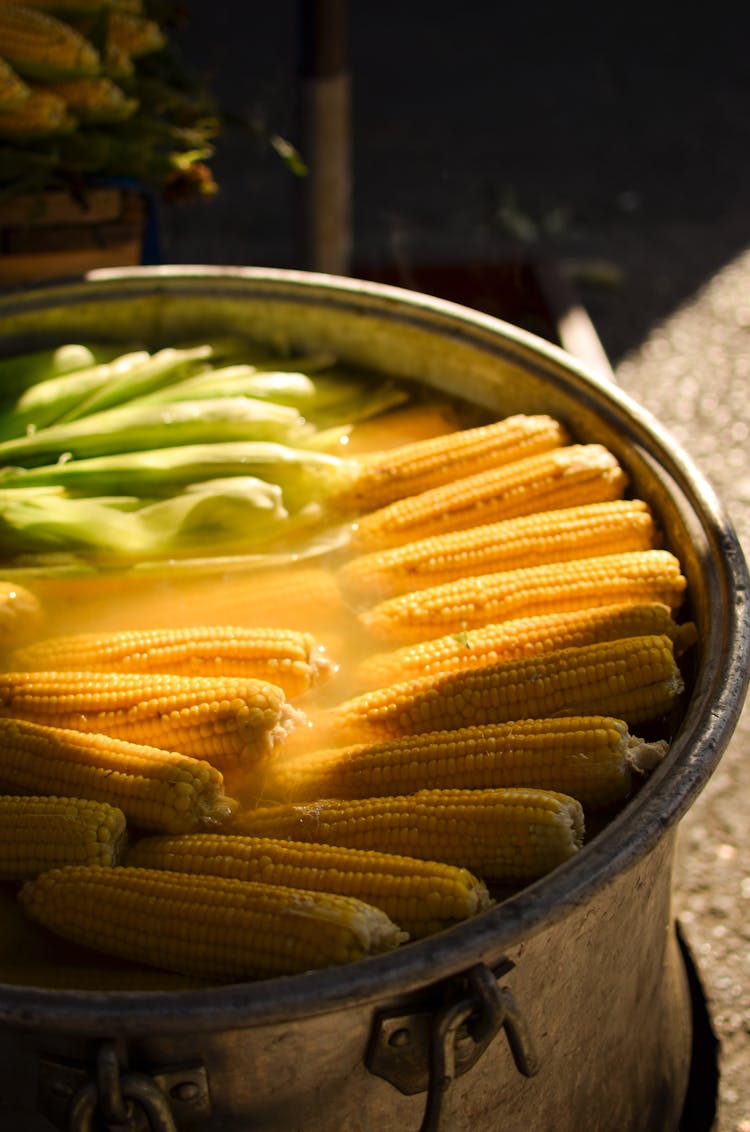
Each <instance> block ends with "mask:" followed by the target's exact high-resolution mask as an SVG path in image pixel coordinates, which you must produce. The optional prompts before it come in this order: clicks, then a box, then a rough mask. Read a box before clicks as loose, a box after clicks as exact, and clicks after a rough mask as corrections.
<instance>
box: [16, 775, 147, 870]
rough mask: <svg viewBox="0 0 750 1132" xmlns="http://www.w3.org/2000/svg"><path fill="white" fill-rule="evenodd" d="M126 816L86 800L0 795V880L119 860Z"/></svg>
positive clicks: (123, 843)
mask: <svg viewBox="0 0 750 1132" xmlns="http://www.w3.org/2000/svg"><path fill="white" fill-rule="evenodd" d="M125 834H126V826H125V815H124V813H123V812H122V810H120V809H117V807H115V806H110V805H109V804H108V803H106V802H95V801H91V800H90V799H81V798H61V797H36V796H33V795H31V796H30V795H23V796H20V797H17V796H15V795H10V794H5V795H2V796H0V880H9V881H19V880H25V879H26V878H27V877H33V876H36V875H37V873H41V872H43V871H44V870H45V869H54V868H59V867H60V866H62V865H109V866H112V865H117V864H119V862H120V857H121V855H122V852H123V850H124V848H125Z"/></svg>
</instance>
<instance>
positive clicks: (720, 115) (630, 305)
mask: <svg viewBox="0 0 750 1132" xmlns="http://www.w3.org/2000/svg"><path fill="white" fill-rule="evenodd" d="M316 7H317V8H319V9H325V8H326V5H325V4H318V5H315V4H314V3H308V4H307V5H306V4H304V3H300V2H293V0H277V2H276V3H274V4H273V5H266V4H260V3H257V2H252V0H249V2H248V0H243V2H240V0H223V2H222V3H221V4H220V5H217V4H215V3H212V2H211V0H191V3H190V4H189V6H188V12H189V18H188V22H187V23H186V24H185V25H184V26H183V28H182V29H181V32H180V43H181V47H182V49H183V51H184V53H185V57H186V60H188V61H189V63H190V65H191V66H192V67H194V68H196V69H198V70H199V71H201V72H202V73H203V74H204V75H205V76H206V77H207V80H208V82H209V84H210V86H211V89H212V90H213V91H214V92H215V93H216V95H217V96H218V98H219V101H220V102H221V103H222V105H223V106H224V107H225V108H227V109H229V110H232V111H234V112H236V113H237V114H240V115H243V116H245V117H246V118H247V119H248V120H249V121H251V122H252V123H254V125H255V127H256V129H255V132H253V131H248V130H245V129H235V130H232V129H229V130H226V131H225V132H224V134H223V135H222V136H220V137H219V139H218V141H217V149H216V156H215V159H214V161H213V163H212V165H213V168H214V172H215V177H216V180H217V181H218V183H219V186H220V195H219V196H218V197H217V198H216V199H215V200H212V201H211V202H210V203H208V204H206V203H205V202H202V203H199V204H195V205H191V206H186V207H184V208H170V209H169V210H167V211H166V212H165V216H164V227H163V235H164V248H163V251H164V255H165V258H166V259H167V260H171V261H173V262H183V263H185V262H191V261H192V262H211V263H213V262H218V263H222V262H224V263H226V262H232V263H254V264H259V265H273V266H278V267H303V266H306V263H305V231H304V229H305V223H304V217H305V212H304V209H305V203H304V197H305V191H306V187H307V186H306V183H305V178H298V177H295V176H294V175H290V173H289V171H288V169H287V166H286V165H285V164H284V163H283V162H282V161H281V160H280V158H279V156H278V155H277V153H276V151H275V150H274V148H273V147H272V146H271V145H270V144H269V142H268V138H269V137H271V136H273V135H280V136H281V137H283V138H284V139H287V140H288V141H289V142H290V143H292V144H293V145H295V146H296V147H297V148H298V149H300V151H301V156H302V158H303V159H304V158H305V157H306V156H309V155H306V154H305V151H304V141H305V133H304V116H305V83H304V80H303V79H302V78H301V74H300V72H301V70H302V69H303V68H304V65H305V61H306V60H307V62H308V63H309V54H310V51H311V46H310V43H309V40H306V39H305V36H304V34H303V33H304V32H305V31H306V30H307V32H308V35H309V26H307V27H306V23H308V22H309V18H310V17H309V10H310V9H311V8H312V9H314V8H316ZM328 8H329V12H330V13H332V14H329V17H328V18H329V19H330V20H332V21H335V19H336V18H337V17H336V9H337V8H338V9H340V10H341V11H343V13H344V16H343V18H344V21H345V25H346V29H345V37H346V56H347V64H348V70H349V74H350V82H351V86H350V94H351V98H350V113H351V130H350V147H351V154H350V167H351V234H352V259H353V263H354V265H355V266H356V265H359V264H369V263H372V262H375V261H378V262H383V261H391V262H399V263H402V264H404V263H406V264H409V263H422V262H425V261H435V260H442V261H444V262H472V261H474V262H477V261H481V262H487V261H492V260H502V259H507V258H514V257H515V256H517V255H518V254H519V253H521V254H523V253H529V252H530V253H534V254H540V253H545V254H547V253H549V254H554V255H555V256H556V257H557V258H558V260H559V261H560V262H561V266H562V268H563V269H564V270H565V271H567V272H569V273H571V274H572V275H573V276H574V278H575V281H576V283H577V286H578V287H579V289H580V290H581V292H582V293H583V297H584V299H585V302H586V305H587V308H588V310H589V312H590V313H591V315H592V317H593V319H594V322H595V325H596V328H597V330H598V332H599V335H600V337H601V338H602V341H603V343H604V346H605V348H606V350H607V353H608V355H609V357H610V359H611V361H612V362H613V363H615V364H616V363H617V362H618V361H619V360H620V359H621V358H622V357H624V355H625V354H626V353H627V351H628V350H629V349H631V348H633V347H635V346H637V345H638V343H639V342H641V341H642V340H643V337H644V336H645V334H646V333H647V331H648V329H649V327H651V326H653V325H654V324H655V323H656V322H657V321H658V320H660V319H662V318H664V317H666V316H667V315H668V314H669V313H670V312H671V311H673V310H674V309H675V308H676V307H677V306H678V305H679V304H680V303H681V302H684V301H685V300H687V299H688V298H689V297H690V296H691V295H692V294H694V293H695V292H696V290H697V289H698V288H699V287H700V285H701V284H702V283H703V282H704V281H705V280H706V279H708V278H710V277H711V276H712V275H713V274H714V273H715V272H717V271H718V270H720V269H721V268H722V266H724V265H725V264H726V263H728V262H729V261H730V260H731V259H732V258H733V257H734V256H735V255H737V254H738V253H739V252H741V251H742V249H743V248H744V247H745V246H746V244H747V243H748V241H750V214H749V213H748V204H747V202H748V199H750V112H749V111H750V71H749V69H748V62H747V42H748V37H747V31H748V26H749V24H750V21H748V17H747V14H746V12H744V11H743V12H740V13H739V14H738V13H737V12H735V11H733V12H732V13H731V18H730V13H729V11H728V10H727V11H726V12H723V11H722V6H721V5H719V6H718V7H716V6H714V7H712V8H711V12H710V18H709V13H707V11H706V9H705V7H695V8H693V9H688V8H687V7H685V6H680V8H679V10H677V9H676V8H675V7H673V6H672V5H663V6H662V5H658V4H655V5H650V6H648V7H646V6H643V7H641V6H639V5H636V6H625V5H623V6H617V5H615V6H612V5H608V6H607V8H606V10H604V9H600V10H597V9H596V8H592V7H591V5H588V4H584V3H582V2H581V0H573V3H569V4H566V5H559V4H554V3H550V2H547V3H541V4H512V5H511V4H495V3H467V4H463V5H456V4H452V3H446V2H440V0H436V2H431V3H427V2H426V0H414V2H412V3H409V4H402V3H397V2H396V0H381V2H379V3H377V4H367V3H364V4H363V3H360V4H349V5H345V4H338V5H337V4H335V3H334V4H329V5H328ZM306 13H307V18H306Z"/></svg>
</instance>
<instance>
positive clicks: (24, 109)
mask: <svg viewBox="0 0 750 1132" xmlns="http://www.w3.org/2000/svg"><path fill="white" fill-rule="evenodd" d="M0 12H2V6H0ZM75 125H76V119H75V118H74V117H73V116H72V115H71V114H69V113H68V105H67V103H66V102H65V100H64V99H63V98H61V97H60V96H59V95H58V94H55V93H53V91H51V90H42V89H41V87H34V88H33V89H32V90H31V92H30V94H29V97H28V98H27V99H26V100H25V101H24V102H22V103H21V105H20V106H18V107H16V109H15V110H6V111H4V112H3V113H2V114H0V137H8V138H25V137H37V136H39V137H43V136H45V135H47V134H67V133H70V131H71V130H73V129H74V128H75Z"/></svg>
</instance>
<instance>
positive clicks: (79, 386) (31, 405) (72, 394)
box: [0, 350, 150, 440]
mask: <svg viewBox="0 0 750 1132" xmlns="http://www.w3.org/2000/svg"><path fill="white" fill-rule="evenodd" d="M149 359H150V355H149V354H148V353H147V351H145V350H139V351H135V352H133V353H132V354H122V355H119V356H118V357H117V358H116V359H115V360H114V361H112V362H105V363H103V364H100V365H92V366H88V367H86V368H85V369H76V370H74V371H73V372H72V373H63V374H62V375H61V376H59V377H51V378H49V379H48V380H47V381H38V382H35V383H34V384H33V385H31V386H30V387H29V388H28V389H26V390H25V391H24V392H23V393H22V394H21V396H20V397H19V398H18V399H17V401H16V402H15V404H14V405H12V406H11V407H9V408H8V409H7V411H6V412H4V413H3V415H2V417H0V440H10V439H13V438H15V437H21V436H24V435H25V434H26V433H27V432H28V431H29V430H33V431H36V430H38V429H42V428H48V427H49V426H50V425H53V424H55V423H57V422H58V421H59V420H60V418H61V417H62V415H63V414H64V413H65V412H67V411H68V410H69V409H71V408H73V407H74V406H75V405H77V404H79V402H80V401H81V400H82V399H83V398H84V397H86V396H88V395H89V394H90V393H91V392H93V391H95V390H97V389H101V388H102V387H103V386H106V385H107V383H108V382H111V381H116V380H118V378H119V377H120V376H121V375H122V374H124V373H134V372H136V371H137V369H138V367H139V366H143V365H144V364H145V363H147V362H148V361H149Z"/></svg>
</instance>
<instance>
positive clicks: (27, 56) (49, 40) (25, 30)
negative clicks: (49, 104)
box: [0, 3, 101, 82]
mask: <svg viewBox="0 0 750 1132" xmlns="http://www.w3.org/2000/svg"><path fill="white" fill-rule="evenodd" d="M0 45H1V47H0V50H2V56H3V58H4V59H5V60H6V62H8V63H10V65H11V67H13V69H14V70H15V71H17V72H18V74H19V75H20V76H21V77H22V78H24V79H25V78H29V79H36V80H38V81H40V82H57V81H58V80H65V79H77V78H82V77H83V76H85V75H96V74H98V73H99V69H100V65H101V61H100V58H99V52H98V51H97V50H96V48H95V47H94V46H93V44H91V43H89V42H88V40H87V39H85V38H84V37H83V36H82V35H81V34H80V33H79V32H77V31H76V30H75V28H73V27H71V26H70V24H68V23H65V22H63V21H62V20H58V19H56V18H55V17H54V16H50V15H49V14H48V13H47V12H37V11H35V10H34V9H33V8H27V7H26V6H25V5H24V6H22V5H20V4H5V3H3V4H0Z"/></svg>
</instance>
